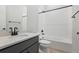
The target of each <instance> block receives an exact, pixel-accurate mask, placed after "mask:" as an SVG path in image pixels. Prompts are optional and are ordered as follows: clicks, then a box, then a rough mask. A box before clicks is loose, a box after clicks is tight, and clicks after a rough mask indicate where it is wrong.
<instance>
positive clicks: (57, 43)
mask: <svg viewBox="0 0 79 59" xmlns="http://www.w3.org/2000/svg"><path fill="white" fill-rule="evenodd" d="M45 38H46V39H47V40H50V41H51V42H52V43H51V44H50V47H52V48H55V49H59V50H63V51H64V52H69V53H71V52H72V39H66V38H60V37H55V36H45Z"/></svg>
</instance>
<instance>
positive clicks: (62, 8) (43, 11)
mask: <svg viewBox="0 0 79 59" xmlns="http://www.w3.org/2000/svg"><path fill="white" fill-rule="evenodd" d="M71 6H72V5H68V6H64V7H60V8H56V9H51V10H47V11H42V12H39V13H38V14H41V13H46V12H51V11H55V10H59V9H63V8H67V7H71Z"/></svg>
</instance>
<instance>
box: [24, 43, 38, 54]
mask: <svg viewBox="0 0 79 59" xmlns="http://www.w3.org/2000/svg"><path fill="white" fill-rule="evenodd" d="M38 52H39V43H38V42H37V43H35V44H34V45H32V46H31V47H29V48H28V49H26V50H25V51H23V53H38Z"/></svg>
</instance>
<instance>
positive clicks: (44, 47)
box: [39, 40, 51, 53]
mask: <svg viewBox="0 0 79 59" xmlns="http://www.w3.org/2000/svg"><path fill="white" fill-rule="evenodd" d="M39 43H40V50H41V51H42V52H44V53H45V52H46V53H47V52H48V48H49V47H50V44H51V42H50V41H48V40H40V41H39Z"/></svg>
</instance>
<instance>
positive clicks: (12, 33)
mask: <svg viewBox="0 0 79 59" xmlns="http://www.w3.org/2000/svg"><path fill="white" fill-rule="evenodd" d="M9 29H11V35H14V32H13V28H12V27H10V28H9Z"/></svg>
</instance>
